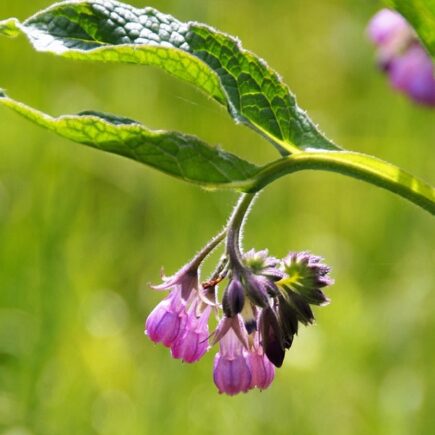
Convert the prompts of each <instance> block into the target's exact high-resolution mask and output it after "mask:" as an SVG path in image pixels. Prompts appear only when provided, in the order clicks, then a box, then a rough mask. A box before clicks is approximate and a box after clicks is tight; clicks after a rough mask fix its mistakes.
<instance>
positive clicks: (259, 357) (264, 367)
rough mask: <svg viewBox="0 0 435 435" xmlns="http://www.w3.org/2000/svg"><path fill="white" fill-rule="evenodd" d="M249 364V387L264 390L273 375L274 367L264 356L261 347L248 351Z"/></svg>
mask: <svg viewBox="0 0 435 435" xmlns="http://www.w3.org/2000/svg"><path fill="white" fill-rule="evenodd" d="M248 358H249V364H250V366H251V376H252V379H251V388H259V389H260V390H265V389H266V388H267V387H269V385H270V384H271V383H272V381H273V379H274V377H275V367H274V365H273V364H272V363H271V362H270V361H269V359H268V358H267V357H266V355H265V354H264V352H263V351H262V349H261V348H260V349H255V350H253V351H252V352H249V355H248Z"/></svg>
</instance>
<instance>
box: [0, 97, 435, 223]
mask: <svg viewBox="0 0 435 435" xmlns="http://www.w3.org/2000/svg"><path fill="white" fill-rule="evenodd" d="M0 104H2V105H4V106H6V107H8V108H10V109H12V110H14V111H15V112H17V113H19V114H20V115H22V116H24V117H25V118H27V119H29V120H30V121H32V122H34V123H36V124H38V125H40V126H42V127H45V128H47V129H49V130H52V131H54V132H55V133H57V134H59V135H60V136H63V137H65V138H68V139H71V140H73V141H75V142H79V143H82V144H85V145H88V146H91V147H94V148H98V149H100V150H103V151H107V152H110V153H113V154H119V155H122V156H125V157H128V158H130V159H132V160H136V161H138V162H140V163H143V164H146V165H148V166H152V167H154V168H156V169H159V170H161V171H163V172H165V173H167V174H170V175H173V176H175V177H178V178H182V179H183V180H186V181H190V182H193V183H197V184H200V185H202V186H204V187H208V188H225V189H233V190H238V191H242V192H257V191H259V190H261V189H262V188H263V187H265V186H267V185H268V184H269V183H271V182H272V181H274V180H276V179H277V178H280V177H282V176H284V175H287V174H291V173H294V172H297V171H302V170H312V169H317V170H325V171H332V172H337V173H340V174H343V175H347V176H350V177H353V178H357V179H360V180H363V181H366V182H368V183H371V184H374V185H376V186H379V187H382V188H384V189H387V190H389V191H391V192H394V193H396V194H398V195H400V196H401V197H403V198H405V199H408V200H409V201H411V202H413V203H414V204H416V205H419V206H420V207H422V208H423V209H425V210H427V211H429V212H430V213H432V214H435V189H434V188H432V187H431V186H429V185H428V184H426V183H425V182H424V181H421V180H419V179H418V178H416V177H414V176H413V175H410V174H408V173H407V172H405V171H403V170H402V169H400V168H398V167H396V166H394V165H392V164H391V163H387V162H384V161H382V160H379V159H377V158H375V157H372V156H369V155H365V154H360V153H354V152H348V151H306V152H303V153H296V154H293V155H291V156H286V157H282V158H280V159H278V160H276V161H274V162H272V163H269V164H267V165H265V166H263V167H258V166H255V165H253V164H251V163H248V162H246V161H244V160H242V159H240V158H238V157H236V156H234V155H232V154H230V153H226V152H224V151H222V150H220V149H218V148H213V147H210V146H208V145H207V144H205V143H204V142H202V141H200V140H199V139H197V138H196V137H193V136H187V135H184V134H181V133H177V132H165V131H151V130H148V129H146V128H145V127H144V126H143V125H141V124H139V123H137V122H136V121H133V120H131V119H128V118H121V117H119V116H114V115H108V114H102V113H96V112H83V113H81V114H78V115H67V116H60V117H58V118H53V117H51V116H48V115H46V114H44V113H42V112H39V111H37V110H35V109H32V108H30V107H28V106H26V105H24V104H22V103H19V102H17V101H15V100H12V99H11V98H9V97H7V96H6V95H5V93H4V92H2V91H1V90H0Z"/></svg>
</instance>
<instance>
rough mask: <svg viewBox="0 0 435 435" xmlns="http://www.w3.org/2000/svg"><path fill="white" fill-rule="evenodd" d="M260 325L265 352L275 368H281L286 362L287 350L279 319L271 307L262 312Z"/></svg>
mask: <svg viewBox="0 0 435 435" xmlns="http://www.w3.org/2000/svg"><path fill="white" fill-rule="evenodd" d="M259 323H260V334H261V339H262V344H263V348H264V352H265V354H266V356H267V358H268V359H269V361H270V362H271V363H272V364H273V365H274V366H276V367H281V366H282V363H283V361H284V355H285V348H284V346H283V343H282V334H281V328H280V326H279V323H278V319H277V317H276V314H275V312H274V311H273V309H272V308H271V307H267V308H264V309H263V310H262V311H261V314H260V322H259Z"/></svg>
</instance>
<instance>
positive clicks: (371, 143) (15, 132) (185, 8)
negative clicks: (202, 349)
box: [0, 0, 435, 435]
mask: <svg viewBox="0 0 435 435" xmlns="http://www.w3.org/2000/svg"><path fill="white" fill-rule="evenodd" d="M50 3H51V2H50V1H49V0H34V1H31V2H30V1H26V0H14V1H12V0H4V1H2V2H0V18H7V17H11V16H16V17H19V18H20V19H24V18H26V17H28V16H30V15H31V14H33V13H34V12H36V11H37V10H38V9H40V8H43V7H46V6H48V5H49V4H50ZM132 3H133V4H134V5H136V6H145V5H151V6H154V7H157V8H159V9H160V10H162V11H164V12H167V13H171V14H173V15H175V16H177V17H178V18H180V19H183V20H190V19H192V20H197V21H203V22H206V23H209V24H211V25H214V26H216V27H217V28H219V29H221V30H223V31H226V32H229V33H232V34H236V35H238V36H239V37H240V38H241V39H242V41H243V43H244V46H245V47H247V48H249V49H251V50H253V51H254V52H256V53H257V54H259V55H260V56H262V57H264V58H266V59H267V60H268V62H269V63H270V65H271V66H272V67H273V68H275V69H276V70H278V71H279V72H280V74H282V76H283V78H284V80H285V81H286V82H287V83H288V84H289V85H290V87H291V89H292V90H293V91H294V92H295V93H296V95H297V96H298V101H299V103H300V105H301V106H302V107H303V108H304V109H307V110H308V112H309V113H310V114H311V116H312V117H313V119H314V120H315V121H316V122H317V123H318V124H319V125H320V126H321V128H322V129H323V130H324V131H325V132H326V133H327V134H328V136H329V137H331V138H333V139H334V140H335V141H336V142H337V143H339V144H341V145H343V146H344V147H347V148H349V149H352V150H357V151H362V152H368V153H373V154H375V155H376V156H379V157H381V158H385V159H387V160H390V161H392V162H394V163H396V164H398V165H399V166H402V167H403V168H405V169H407V170H409V171H411V172H413V173H415V174H418V175H419V176H421V177H422V178H426V179H427V180H428V181H431V182H434V181H435V179H434V161H433V146H434V144H435V122H434V112H433V111H430V110H428V109H424V108H420V107H417V106H415V105H413V104H412V103H409V102H408V101H407V100H406V99H405V98H404V97H402V96H400V95H397V94H395V93H394V92H393V91H392V90H391V89H389V87H388V84H387V82H386V80H385V78H384V77H383V76H382V75H381V74H380V73H378V71H377V70H376V69H375V67H374V60H373V50H372V47H370V45H369V43H368V42H367V41H366V39H365V35H364V28H365V25H366V23H367V21H368V19H369V18H370V16H371V15H372V14H373V13H374V12H375V11H376V10H377V9H378V8H379V7H380V4H379V3H378V2H377V1H374V0H370V1H358V2H356V1H353V0H327V1H323V0H322V1H320V0H318V1H310V2H307V1H304V0H272V1H269V2H264V1H263V0H238V1H234V0H210V1H204V0H149V2H148V3H146V2H143V1H137V0H135V1H132ZM0 86H1V87H2V88H5V89H7V91H8V93H9V94H10V95H11V96H12V97H15V98H17V99H20V100H22V101H24V102H26V103H28V104H30V105H33V106H35V107H37V108H40V109H42V110H45V111H46V112H48V113H51V114H56V115H57V114H61V113H75V112H79V111H81V110H85V109H90V108H91V109H95V110H101V111H106V112H112V113H117V114H120V115H124V116H128V117H131V118H134V119H138V120H140V121H142V122H144V123H145V124H146V125H148V126H150V127H152V128H163V129H178V130H181V131H184V132H188V133H191V134H196V135H198V136H200V137H201V138H203V139H205V140H207V141H208V142H210V143H213V144H221V145H222V146H224V147H225V148H226V149H228V150H230V151H232V152H235V153H239V154H240V155H242V156H245V157H247V158H249V159H250V160H251V161H254V162H264V161H266V160H268V159H271V158H274V157H275V151H274V150H273V149H272V147H270V145H269V144H267V143H265V142H264V141H262V140H261V139H260V138H259V137H258V136H256V135H255V134H254V133H253V132H251V131H249V130H248V129H247V128H245V127H242V126H235V125H233V123H232V121H231V119H230V118H229V116H228V115H227V114H226V112H225V111H224V110H222V109H220V108H219V107H217V106H216V105H215V104H214V103H213V102H211V101H209V100H207V99H206V98H205V97H203V96H202V95H201V94H199V93H198V92H197V91H196V90H195V89H193V88H191V87H189V86H187V85H185V84H183V83H181V82H179V81H177V80H175V79H173V78H171V77H169V76H167V75H165V74H164V73H162V72H160V71H158V70H155V69H153V68H146V67H139V66H119V65H118V66H115V65H101V64H90V63H75V62H73V61H67V60H62V59H57V58H55V57H52V56H50V55H45V54H37V53H35V52H33V50H32V49H31V48H30V46H29V44H28V43H27V42H26V41H25V39H24V38H23V37H21V38H19V39H16V40H8V39H6V38H4V39H0ZM0 132H1V133H0V156H1V157H0V432H1V433H2V434H5V435H6V434H7V435H36V434H38V435H39V434H41V435H51V434H66V435H69V434H107V435H109V434H117V435H119V434H126V435H130V434H131V435H135V434H141V435H146V434H156V433H157V434H177V435H184V434H189V435H195V434H201V435H205V434H222V433H225V434H228V435H231V434H239V433H249V434H251V435H256V434H262V433H270V434H301V435H305V434H336V435H341V434H383V435H385V434H394V435H401V434H423V433H424V434H429V433H434V432H435V423H434V416H433V407H434V403H435V344H434V343H435V340H434V337H435V315H434V313H435V294H434V290H435V274H434V265H435V252H434V246H435V228H434V221H433V218H432V217H431V216H430V215H429V214H428V213H426V212H425V211H423V210H421V209H419V208H417V207H416V206H414V205H412V204H408V203H406V202H405V201H403V200H402V199H400V198H398V197H395V196H394V195H392V194H390V193H388V192H386V191H382V190H379V189H377V188H375V187H373V186H370V185H365V184H363V183H361V182H359V181H355V180H353V179H347V178H344V177H341V176H339V175H336V174H329V173H314V172H305V173H298V174H296V175H292V176H289V177H287V178H285V179H281V180H279V181H278V182H276V183H274V184H273V185H272V186H270V187H268V188H267V189H266V191H265V192H264V193H263V195H262V196H261V197H260V198H259V200H258V201H257V203H256V206H255V208H254V210H253V212H252V214H251V217H250V219H249V222H248V225H247V227H246V231H245V237H244V245H245V248H246V249H248V248H251V247H254V248H256V249H261V248H265V247H267V248H269V249H270V251H271V253H273V254H274V255H276V256H279V257H281V256H284V255H285V254H286V253H287V252H288V251H289V250H305V249H308V250H310V251H312V252H313V253H316V254H320V255H323V256H324V257H325V258H326V260H327V262H328V263H329V264H331V265H332V266H333V275H334V277H335V279H336V285H335V286H333V287H332V288H331V289H330V291H329V296H330V297H331V298H332V303H331V305H329V306H328V307H326V308H320V309H317V310H316V315H317V324H316V326H314V327H310V328H303V329H302V331H301V332H300V335H299V337H298V338H297V339H296V341H295V343H294V346H293V348H292V349H291V351H290V352H289V353H288V354H287V357H286V361H285V364H284V366H283V368H282V369H281V370H279V371H278V373H277V376H276V380H275V382H274V384H273V386H272V387H271V388H269V389H268V390H267V391H263V392H259V391H252V392H250V393H249V394H245V395H243V394H242V395H239V396H236V397H233V398H230V397H226V396H221V395H219V394H218V393H217V391H216V388H215V386H214V385H213V382H212V377H211V371H212V361H213V355H214V353H215V351H216V350H215V349H213V350H212V351H211V352H209V354H208V355H207V356H206V357H205V358H204V359H203V360H202V361H201V362H200V363H198V364H195V365H187V364H181V363H180V362H179V361H176V360H172V359H171V357H170V356H169V353H168V351H167V350H166V349H165V348H163V347H162V346H155V345H153V344H152V343H151V342H150V341H149V340H147V338H146V337H145V336H144V335H143V323H144V319H145V317H146V316H147V314H148V313H149V312H150V311H151V309H152V308H153V307H154V306H155V304H157V303H158V301H159V299H160V297H161V295H160V294H157V293H154V292H153V291H152V290H150V289H149V287H148V283H149V282H153V283H156V282H159V277H160V268H161V266H164V267H165V271H166V272H168V273H172V272H174V271H175V270H177V268H178V267H180V266H181V265H182V264H184V262H185V261H186V260H187V259H189V258H190V256H192V254H193V253H194V252H195V251H196V250H197V249H199V248H200V247H201V246H202V245H203V244H204V243H205V242H206V241H207V240H208V238H209V237H211V236H212V235H213V234H214V233H216V232H217V231H218V230H219V229H220V228H221V226H222V224H223V223H224V222H225V220H226V218H227V215H228V213H229V212H230V211H231V208H232V205H233V203H234V201H235V200H236V195H235V194H233V193H229V192H207V191H204V190H201V189H199V188H198V187H196V186H193V185H189V184H186V183H183V182H181V181H177V180H175V179H172V178H169V177H167V176H166V175H162V174H160V173H158V172H157V171H154V170H152V169H149V168H146V167H142V166H140V165H138V164H136V163H134V162H130V161H128V160H125V159H122V158H120V157H116V156H112V155H105V154H103V153H100V152H98V151H96V150H92V149H88V148H86V147H82V146H79V145H76V144H74V143H70V142H67V141H65V140H62V139H60V138H58V137H56V136H54V135H53V134H51V133H49V132H47V131H44V130H41V129H39V128H38V127H35V126H34V125H31V124H29V123H28V122H27V121H25V120H23V119H21V118H19V117H18V116H16V115H15V114H13V113H11V112H8V111H7V110H6V109H1V110H0ZM209 269H210V265H209V266H208V270H209ZM205 271H207V267H206V268H205Z"/></svg>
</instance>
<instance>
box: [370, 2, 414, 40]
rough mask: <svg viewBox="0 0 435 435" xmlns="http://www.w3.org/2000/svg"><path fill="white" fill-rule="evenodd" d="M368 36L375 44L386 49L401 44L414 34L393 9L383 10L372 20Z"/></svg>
mask: <svg viewBox="0 0 435 435" xmlns="http://www.w3.org/2000/svg"><path fill="white" fill-rule="evenodd" d="M367 34H368V36H369V38H370V39H371V40H372V41H373V43H374V44H376V45H377V46H380V47H386V46H388V45H395V44H399V43H400V42H401V41H403V40H404V39H406V38H409V37H410V36H412V34H413V32H412V29H411V27H410V25H409V24H408V23H407V21H406V20H405V19H404V18H403V17H402V15H400V14H399V13H397V12H394V11H392V10H391V9H382V10H380V11H379V12H378V13H377V14H376V15H375V16H374V17H373V18H372V19H371V20H370V22H369V24H368V26H367Z"/></svg>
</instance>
